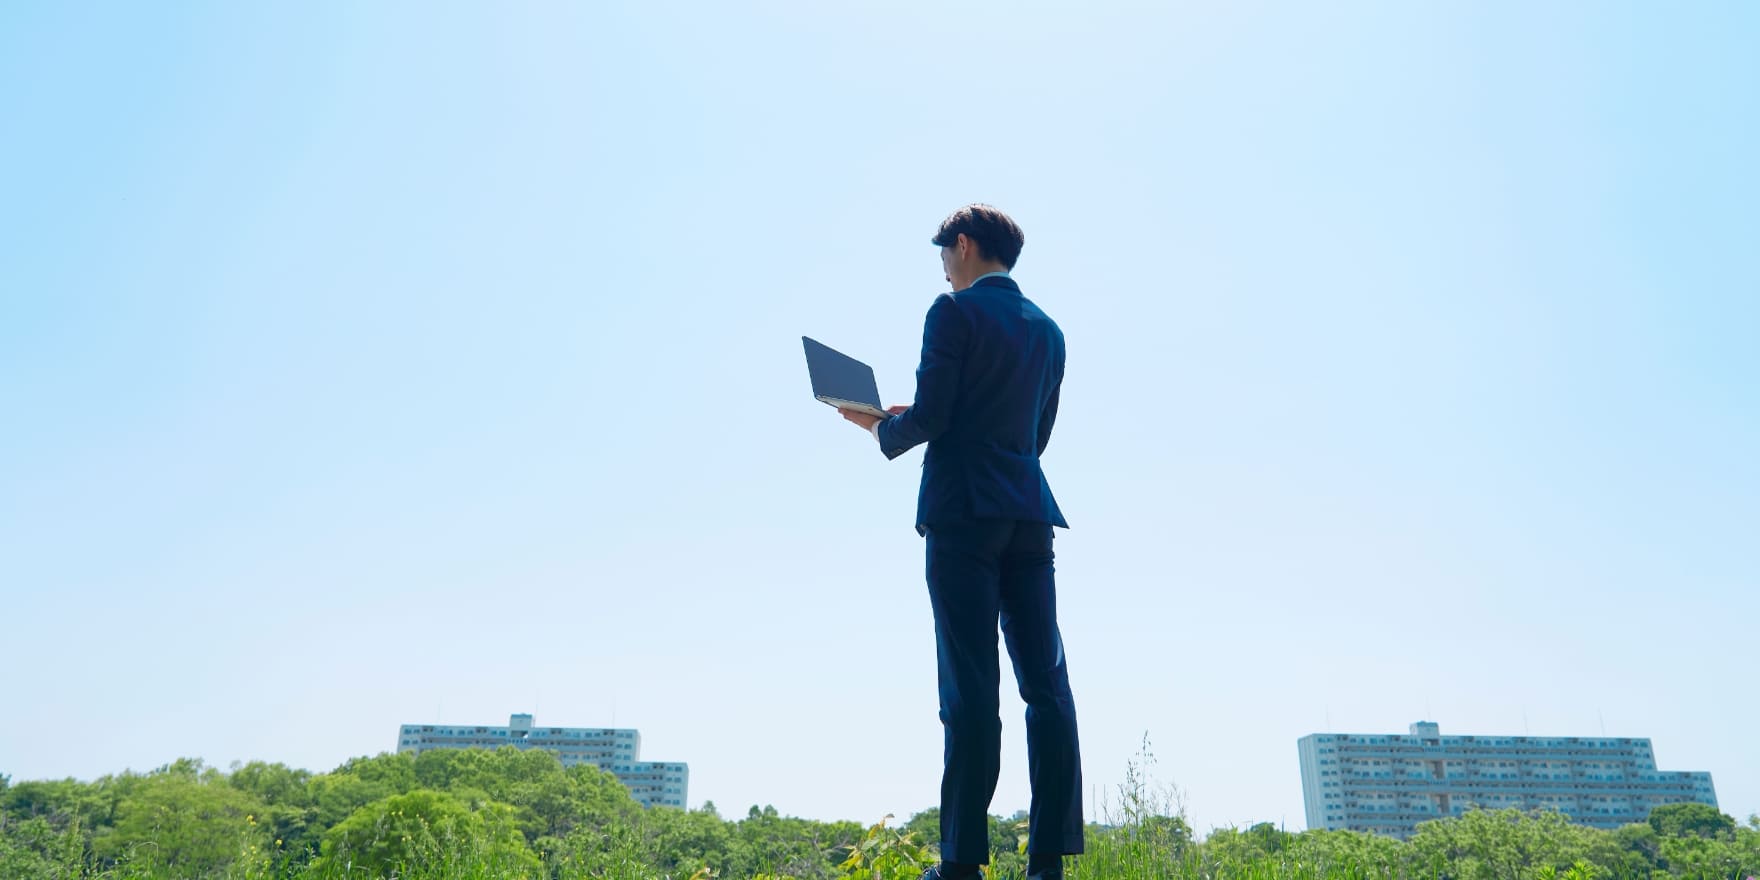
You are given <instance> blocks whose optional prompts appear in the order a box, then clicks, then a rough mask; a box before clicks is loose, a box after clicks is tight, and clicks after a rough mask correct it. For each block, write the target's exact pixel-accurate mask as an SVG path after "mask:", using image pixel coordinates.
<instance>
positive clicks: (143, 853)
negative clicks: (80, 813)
mask: <svg viewBox="0 0 1760 880" xmlns="http://www.w3.org/2000/svg"><path fill="white" fill-rule="evenodd" d="M198 763H199V762H198ZM262 812H263V804H262V802H261V801H259V800H257V799H256V798H255V797H252V796H251V795H250V794H248V793H246V792H243V791H239V790H238V789H235V788H232V787H231V786H229V785H226V784H224V783H223V782H219V781H217V780H216V778H215V776H214V775H212V774H206V773H204V772H202V770H201V768H200V767H199V766H198V767H194V768H192V767H191V766H190V765H187V764H185V765H170V766H168V767H164V768H160V770H158V771H155V772H154V773H152V774H150V775H148V776H146V777H140V778H138V779H137V780H135V781H133V783H132V784H131V785H130V787H129V792H128V794H127V796H126V797H124V798H123V799H122V800H121V801H120V803H119V804H118V807H117V811H116V824H115V825H114V826H113V827H111V828H106V829H100V831H99V832H98V833H97V834H96V835H95V836H94V837H93V840H92V848H93V850H94V852H95V854H96V855H97V857H98V858H99V859H101V860H103V861H104V862H105V863H106V864H123V863H126V864H128V865H130V866H133V867H136V868H139V869H142V870H146V871H148V872H153V873H162V874H164V875H167V876H176V877H201V876H207V875H211V874H217V873H221V872H224V871H227V870H231V869H235V868H237V869H252V868H256V867H260V866H261V865H263V864H266V863H267V861H268V847H267V846H266V844H267V840H266V839H265V829H264V828H262V827H261V826H260V825H259V824H258V822H257V816H259V815H260V814H262Z"/></svg>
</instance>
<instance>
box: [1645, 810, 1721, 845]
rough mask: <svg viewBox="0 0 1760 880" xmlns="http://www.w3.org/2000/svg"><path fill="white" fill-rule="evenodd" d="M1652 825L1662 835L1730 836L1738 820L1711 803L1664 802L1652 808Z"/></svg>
mask: <svg viewBox="0 0 1760 880" xmlns="http://www.w3.org/2000/svg"><path fill="white" fill-rule="evenodd" d="M1650 827H1651V828H1653V829H1655V831H1656V833H1657V834H1658V835H1660V836H1662V837H1689V836H1692V837H1715V838H1728V837H1729V836H1730V835H1731V834H1733V833H1735V830H1736V820H1735V819H1734V818H1733V817H1731V816H1727V815H1724V814H1723V813H1721V812H1719V811H1718V809H1717V808H1716V807H1714V806H1711V805H1710V804H1663V805H1662V806H1660V807H1655V808H1652V809H1651V810H1650Z"/></svg>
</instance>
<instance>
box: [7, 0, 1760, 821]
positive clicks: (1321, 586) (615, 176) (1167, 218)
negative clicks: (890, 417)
mask: <svg viewBox="0 0 1760 880" xmlns="http://www.w3.org/2000/svg"><path fill="white" fill-rule="evenodd" d="M1757 39H1760V14H1757V13H1756V12H1755V9H1754V7H1752V6H1751V5H1747V4H1738V3H1727V4H1716V3H1703V4H1689V5H1686V6H1679V5H1677V6H1673V7H1669V8H1666V9H1665V8H1663V7H1660V6H1656V5H1653V4H1637V3H1631V4H1601V3H1596V4H1590V3H1560V4H1546V5H1545V6H1544V7H1535V6H1533V5H1532V4H1521V3H1486V4H1420V5H1413V4H1398V3H1347V4H1327V5H1325V6H1324V7H1318V6H1314V5H1298V4H1286V5H1279V4H1257V3H1252V4H1202V5H1198V4H1147V3H1145V4H1140V5H1134V4H1111V5H1107V4H1100V5H1095V6H1093V7H1092V8H1079V9H1078V8H1077V7H1076V6H1074V5H1071V4H1037V3H1028V4H997V3H970V4H957V5H954V6H947V5H945V4H893V3H884V4H883V3H847V4H842V3H839V4H808V3H755V4H744V5H734V4H706V3H705V4H689V3H643V4H622V5H620V4H613V3H602V4H539V3H529V4H514V5H512V6H507V5H501V6H497V7H496V8H495V9H494V10H492V11H490V10H487V9H485V8H477V7H472V6H469V5H465V4H458V5H449V6H446V7H444V8H436V7H433V6H432V5H430V4H414V3H378V4H348V3H320V4H301V5H300V6H299V7H298V8H295V7H291V6H285V7H264V6H261V5H239V4H222V3H188V4H177V5H174V6H171V7H165V6H124V5H115V6H111V7H109V8H104V9H99V8H94V7H89V6H68V5H65V4H35V5H26V4H10V5H8V6H6V7H5V8H4V9H3V10H0V203H3V204H5V205H6V206H7V209H6V210H5V211H0V412H4V414H5V415H4V428H5V429H4V430H3V431H0V614H3V620H4V624H3V629H0V632H3V633H4V638H5V643H6V645H7V649H8V650H7V652H6V653H7V658H8V663H7V667H8V671H7V673H6V675H5V679H6V681H5V687H4V690H5V698H4V700H3V701H0V773H8V774H11V775H12V776H13V777H14V778H15V779H31V778H44V777H60V776H69V775H71V776H76V777H81V778H91V777H94V776H97V775H100V774H102V773H106V772H115V771H120V770H122V769H124V768H135V769H149V768H151V767H154V766H157V765H159V764H163V763H166V762H168V761H170V760H172V759H174V758H176V757H178V756H185V755H188V756H198V757H201V758H204V759H206V760H207V761H209V762H210V763H213V764H217V765H220V766H225V765H226V764H227V763H229V762H231V761H233V760H250V759H265V760H277V761H284V762H287V763H289V764H293V765H296V766H303V767H307V768H311V769H314V770H323V769H329V768H331V767H334V766H335V765H337V764H338V763H340V762H341V761H343V760H344V759H346V758H348V757H350V756H353V755H360V754H371V753H375V752H378V751H382V750H386V749H390V748H392V747H394V745H395V731H396V728H397V726H398V725H399V724H402V723H406V722H427V721H431V720H441V721H445V722H449V723H461V724H503V723H506V722H505V719H506V716H507V715H508V714H509V713H511V712H517V711H532V712H535V713H536V715H537V720H538V723H539V724H557V725H569V726H601V725H611V724H615V725H617V726H628V727H637V728H639V729H640V730H641V731H642V735H643V741H644V755H645V757H648V758H651V759H660V760H682V761H688V762H689V763H690V765H691V770H692V777H691V801H692V804H693V805H697V804H701V803H702V802H703V801H705V800H712V801H714V802H715V803H716V804H717V806H718V807H719V808H720V809H721V810H722V812H723V813H724V814H743V813H744V811H745V809H746V807H748V806H750V805H752V804H773V805H775V806H776V807H777V808H778V809H779V810H781V811H783V812H784V813H790V814H795V815H803V816H810V817H815V818H824V819H831V818H840V819H857V820H862V821H873V820H877V819H878V818H879V817H880V816H882V815H884V814H886V813H888V812H891V813H895V814H898V815H899V816H901V817H902V816H905V815H908V814H909V813H911V812H914V811H916V810H919V809H922V808H924V807H928V806H931V805H933V804H934V800H935V796H936V790H937V784H938V779H939V773H940V755H941V730H940V725H939V722H938V720H937V718H936V706H935V687H934V664H933V634H932V631H931V628H930V620H929V608H928V602H927V597H926V595H925V592H924V586H923V582H922V567H921V566H922V560H921V552H922V547H921V542H920V539H919V538H918V537H917V536H916V534H915V532H914V531H913V530H912V528H911V510H912V503H913V500H914V497H915V481H916V479H917V476H918V469H917V468H916V467H915V466H914V465H915V464H916V463H917V461H918V459H919V458H920V453H914V454H912V455H910V456H907V457H906V458H903V459H900V460H899V461H896V462H890V463H889V462H887V461H885V460H884V459H883V458H882V457H881V456H880V455H879V454H878V453H877V452H876V451H875V450H873V449H872V447H871V441H869V440H868V438H867V437H866V436H865V435H863V434H861V433H859V432H858V431H856V430H855V429H853V428H852V427H851V426H849V425H848V424H847V423H845V422H843V421H842V420H840V419H838V418H837V417H836V415H835V414H834V413H832V412H831V411H830V410H828V409H826V408H825V407H823V406H822V405H820V404H818V403H816V402H814V401H813V400H812V399H811V397H810V396H809V393H808V388H807V380H806V374H805V370H804V367H803V364H802V362H801V350H800V343H799V340H798V337H799V336H800V335H802V334H809V335H812V336H814V337H816V338H819V339H822V340H825V341H826V342H828V343H830V344H832V345H834V346H836V347H838V348H840V349H842V350H844V351H846V352H849V353H851V354H853V355H855V356H857V357H860V358H863V359H864V360H867V361H868V362H869V363H871V364H873V365H874V366H875V368H876V371H877V374H878V377H879V382H880V387H881V391H882V394H883V396H885V397H886V398H887V399H888V401H889V402H891V401H898V402H906V401H908V398H909V394H910V391H911V381H912V370H913V369H914V366H915V358H916V354H917V344H918V341H919V339H920V333H921V321H922V316H923V313H924V311H925V310H926V309H927V307H928V305H929V302H930V301H931V300H932V298H933V297H934V296H935V294H936V293H938V292H940V291H942V290H944V289H945V288H946V285H945V283H944V282H943V280H942V278H941V273H940V268H939V263H938V260H937V259H936V253H935V250H934V248H932V247H931V246H930V245H929V244H928V238H929V236H930V235H931V234H932V232H933V230H934V228H935V225H936V224H937V223H938V222H939V221H940V219H941V218H942V217H943V216H944V215H945V214H946V213H947V212H949V211H951V210H952V209H953V208H955V207H957V206H959V205H961V204H964V203H966V202H970V201H986V202H989V203H992V204H995V205H997V206H999V207H1001V208H1003V209H1004V210H1007V211H1009V212H1010V213H1012V214H1013V215H1014V216H1015V217H1016V219H1017V220H1019V222H1020V223H1021V225H1022V226H1023V228H1024V229H1025V230H1026V233H1027V244H1026V249H1025V251H1024V253H1023V255H1022V258H1021V261H1020V264H1019V265H1018V267H1017V271H1016V273H1015V274H1016V277H1017V279H1018V280H1019V281H1020V282H1021V284H1022V285H1023V287H1024V288H1025V290H1026V292H1027V294H1028V295H1029V296H1030V297H1032V298H1033V299H1034V300H1035V301H1037V302H1038V303H1039V304H1040V305H1041V306H1042V307H1044V308H1045V309H1046V310H1047V311H1048V312H1049V313H1050V314H1052V315H1053V316H1054V317H1055V318H1056V319H1057V320H1058V321H1059V322H1060V323H1061V325H1062V327H1063V329H1064V331H1065V333H1066V336H1067V338H1068V345H1069V366H1068V377H1067V380H1066V385H1065V389H1064V394H1063V409H1062V413H1061V415H1060V419H1059V422H1058V428H1057V433H1056V436H1055V438H1054V439H1053V441H1052V444H1051V448H1050V450H1049V451H1048V452H1047V454H1046V468H1047V471H1048V473H1049V475H1050V478H1051V481H1052V486H1053V487H1054V489H1055V491H1056V492H1057V494H1058V497H1059V500H1060V502H1061V504H1062V506H1063V509H1064V511H1065V512H1066V513H1067V514H1068V516H1069V519H1070V522H1071V523H1072V525H1073V526H1074V528H1073V529H1071V530H1070V531H1068V532H1065V533H1060V534H1059V538H1058V552H1059V585H1060V588H1061V589H1060V608H1061V611H1062V621H1063V630H1064V635H1065V641H1066V644H1067V648H1068V651H1069V657H1070V669H1071V675H1072V681H1073V685H1074V688H1075V693H1076V699H1077V706H1078V712H1079V714H1080V724H1081V735H1082V740H1083V757H1084V770H1085V774H1086V778H1087V781H1088V782H1089V783H1090V785H1091V787H1092V789H1093V790H1092V791H1090V794H1089V798H1088V800H1089V811H1090V815H1093V814H1094V812H1095V809H1096V808H1097V807H1098V802H1099V801H1100V800H1101V797H1102V796H1103V793H1104V792H1105V791H1106V790H1107V789H1108V788H1109V787H1112V786H1115V785H1116V784H1117V783H1119V782H1120V781H1122V780H1123V777H1124V769H1125V762H1126V761H1127V759H1129V757H1130V756H1131V755H1132V754H1133V753H1134V752H1135V751H1136V749H1137V748H1138V746H1139V743H1140V741H1141V739H1142V737H1143V736H1144V734H1145V732H1146V733H1147V734H1148V735H1149V737H1150V738H1151V740H1152V743H1153V749H1154V752H1155V754H1156V757H1157V764H1156V765H1155V767H1154V776H1155V778H1156V779H1157V780H1160V781H1163V782H1168V783H1172V784H1175V785H1177V786H1179V787H1180V788H1181V789H1182V790H1183V792H1184V795H1185V800H1186V803H1187V807H1188V809H1189V811H1190V814H1191V816H1192V818H1193V820H1194V821H1195V823H1196V824H1197V825H1198V826H1199V827H1200V828H1208V827H1211V826H1216V825H1226V824H1240V823H1248V822H1253V821H1259V820H1268V821H1273V822H1280V823H1284V824H1286V825H1287V826H1288V827H1291V828H1299V827H1301V826H1302V824H1303V816H1302V810H1301V788H1300V780H1299V775H1298V771H1297V762H1296V747H1295V741H1296V739H1297V737H1299V736H1302V735H1304V734H1307V733H1312V732H1316V731H1322V730H1335V731H1343V732H1389V731H1392V732H1398V731H1404V730H1405V728H1406V725H1407V724H1409V723H1410V722H1412V721H1414V720H1418V719H1420V718H1428V719H1433V720H1436V721H1438V722H1440V723H1441V725H1442V729H1443V731H1444V733H1463V734H1466V733H1520V732H1523V731H1528V732H1531V733H1533V734H1535V735H1594V734H1599V733H1601V732H1602V731H1603V730H1605V732H1606V733H1607V734H1609V735H1614V736H1647V737H1651V738H1653V740H1654V742H1655V746H1656V753H1657V757H1658V760H1659V762H1660V764H1661V765H1662V767H1663V768H1665V769H1676V770H1707V771H1710V772H1711V773H1712V774H1713V776H1714V779H1715V782H1716V786H1717V792H1718V795H1719V798H1720V802H1721V806H1722V807H1723V809H1724V810H1725V811H1726V812H1729V813H1732V814H1734V815H1737V816H1738V817H1745V816H1746V815H1748V814H1749V813H1752V812H1757V811H1760V753H1756V752H1755V750H1754V749H1753V748H1752V743H1753V740H1754V731H1755V730H1756V729H1760V709H1757V708H1756V706H1755V704H1754V701H1753V700H1752V699H1751V696H1750V691H1751V690H1752V686H1753V679H1754V675H1755V672H1756V665H1755V654H1754V648H1753V645H1754V637H1753V631H1754V624H1753V621H1755V620H1756V619H1757V618H1760V598H1756V595H1757V591H1756V589H1755V588H1756V586H1757V585H1760V540H1756V539H1755V534H1756V527H1755V523H1756V522H1757V521H1760V455H1756V450H1757V449H1760V391H1756V388H1757V387H1760V355H1757V354H1756V345H1755V339H1756V335H1757V333H1760V295H1757V294H1760V257H1757V256H1756V255H1757V254H1760V249H1757V248H1755V247H1754V242H1755V241H1756V240H1757V239H1760V208H1756V206H1757V205H1760V173H1757V172H1756V170H1755V163H1754V161H1753V157H1754V156H1755V155H1760V122H1757V121H1756V120H1760V113H1756V110H1757V109H1760V108H1757V107H1756V97H1755V91H1754V84H1755V83H1756V82H1760V61H1757V60H1756V55H1755V54H1754V53H1753V52H1752V46H1753V45H1754V44H1755V42H1756V40H1757ZM1005 668H1006V667H1005ZM1004 697H1005V700H1004V725H1005V742H1006V746H1005V752H1004V763H1003V778H1002V781H1001V784H1000V786H999V788H998V792H997V797H996V800H995V802H994V804H993V811H994V812H997V813H1002V814H1007V813H1011V812H1013V811H1014V810H1015V809H1019V808H1024V807H1025V806H1026V803H1027V787H1026V762H1025V747H1024V743H1023V741H1022V737H1023V731H1022V725H1021V718H1020V706H1019V703H1018V701H1016V700H1015V698H1014V697H1013V696H1012V688H1011V687H1009V686H1008V685H1007V684H1006V682H1005V688H1004Z"/></svg>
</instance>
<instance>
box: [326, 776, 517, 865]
mask: <svg viewBox="0 0 1760 880" xmlns="http://www.w3.org/2000/svg"><path fill="white" fill-rule="evenodd" d="M510 812H511V811H510V809H509V808H507V807H506V806H505V805H493V804H491V805H489V807H488V808H487V809H484V810H480V811H474V812H473V811H472V810H471V809H470V808H469V807H468V806H466V805H465V803H464V802H463V801H461V800H459V799H458V798H456V797H453V796H452V795H449V794H447V793H445V792H440V791H430V790H427V789H418V790H415V791H411V792H408V793H405V794H396V795H392V796H390V797H387V798H385V799H383V800H379V801H374V802H373V803H371V804H367V805H365V806H363V807H361V808H360V809H358V810H356V811H355V812H354V813H353V814H351V815H350V816H349V817H348V818H347V819H344V820H343V821H342V822H340V823H338V824H337V825H336V826H335V827H333V828H331V829H329V830H328V831H326V832H324V836H323V841H322V844H321V851H320V855H319V857H318V859H317V861H316V862H314V863H313V867H314V868H315V869H316V870H317V871H318V872H319V873H320V874H322V873H326V872H335V871H338V870H345V871H348V872H350V873H352V872H354V871H362V872H364V873H365V875H366V876H370V877H382V876H389V875H393V874H398V873H402V871H403V869H405V868H406V867H407V866H410V865H421V866H424V867H427V868H433V869H435V870H437V871H439V872H440V873H443V874H445V875H448V876H451V875H454V874H465V875H469V874H470V873H471V872H473V871H475V872H478V873H491V874H494V875H496V876H500V875H501V874H505V873H514V874H515V875H516V876H523V875H524V874H522V873H520V872H524V873H531V872H535V871H537V870H538V869H539V867H540V864H539V861H538V858H537V857H536V856H535V855H533V854H532V852H531V850H530V849H528V848H527V847H526V843H525V838H524V837H522V836H521V835H520V833H519V830H518V828H516V827H515V825H514V823H513V822H512V820H511V816H510V815H509V813H510Z"/></svg>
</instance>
